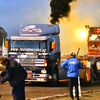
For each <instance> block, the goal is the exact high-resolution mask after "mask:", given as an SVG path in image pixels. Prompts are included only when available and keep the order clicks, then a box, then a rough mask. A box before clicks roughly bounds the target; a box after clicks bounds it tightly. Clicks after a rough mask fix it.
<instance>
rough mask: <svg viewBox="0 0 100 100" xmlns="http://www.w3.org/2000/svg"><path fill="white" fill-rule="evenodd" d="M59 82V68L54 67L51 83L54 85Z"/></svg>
mask: <svg viewBox="0 0 100 100" xmlns="http://www.w3.org/2000/svg"><path fill="white" fill-rule="evenodd" d="M57 84H58V70H57V69H54V71H53V74H52V82H51V85H52V86H57Z"/></svg>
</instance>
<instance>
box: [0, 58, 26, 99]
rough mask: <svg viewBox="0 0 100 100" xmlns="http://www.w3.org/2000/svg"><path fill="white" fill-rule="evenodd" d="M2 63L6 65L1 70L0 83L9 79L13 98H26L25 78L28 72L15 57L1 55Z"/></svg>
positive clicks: (0, 60) (0, 62) (0, 61)
mask: <svg viewBox="0 0 100 100" xmlns="http://www.w3.org/2000/svg"><path fill="white" fill-rule="evenodd" d="M0 64H2V65H3V66H6V67H5V69H4V70H3V71H2V72H1V74H0V75H1V76H2V78H1V79H0V83H1V84H2V83H4V82H6V81H9V83H10V85H11V86H12V88H13V89H12V96H13V100H25V79H26V77H27V73H26V71H25V70H24V68H23V67H22V66H21V65H20V64H19V63H17V62H16V60H14V59H13V58H6V57H0Z"/></svg>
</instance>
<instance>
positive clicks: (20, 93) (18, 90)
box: [12, 82, 25, 100]
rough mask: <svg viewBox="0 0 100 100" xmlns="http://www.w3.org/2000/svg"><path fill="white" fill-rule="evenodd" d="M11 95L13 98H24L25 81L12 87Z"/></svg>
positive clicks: (20, 99)
mask: <svg viewBox="0 0 100 100" xmlns="http://www.w3.org/2000/svg"><path fill="white" fill-rule="evenodd" d="M12 96H13V100H25V82H21V83H20V84H18V85H16V86H15V87H13V90H12Z"/></svg>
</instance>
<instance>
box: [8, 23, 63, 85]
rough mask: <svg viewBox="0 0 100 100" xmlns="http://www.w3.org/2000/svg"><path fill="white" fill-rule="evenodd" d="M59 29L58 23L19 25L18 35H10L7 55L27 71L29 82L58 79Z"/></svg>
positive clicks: (53, 82) (54, 83)
mask: <svg viewBox="0 0 100 100" xmlns="http://www.w3.org/2000/svg"><path fill="white" fill-rule="evenodd" d="M59 33H60V29H59V26H58V25H48V24H29V25H21V26H20V30H19V36H12V37H11V42H10V51H9V56H10V57H12V58H15V60H16V61H17V62H19V63H20V64H21V65H22V66H23V67H24V69H25V70H26V71H27V74H28V75H27V79H26V80H25V81H31V82H49V81H50V82H51V83H52V84H53V85H56V83H57V82H58V80H59V72H61V71H59V69H61V68H60V39H59Z"/></svg>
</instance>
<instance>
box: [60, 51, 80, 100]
mask: <svg viewBox="0 0 100 100" xmlns="http://www.w3.org/2000/svg"><path fill="white" fill-rule="evenodd" d="M61 67H62V68H63V69H64V70H66V71H68V72H67V76H68V85H69V91H70V97H71V100H74V97H73V86H75V94H76V98H77V100H80V99H79V91H78V76H79V68H82V64H81V62H80V61H79V60H78V59H76V54H75V53H74V52H72V53H71V58H70V59H68V60H65V61H64V62H63V63H62V64H61Z"/></svg>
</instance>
